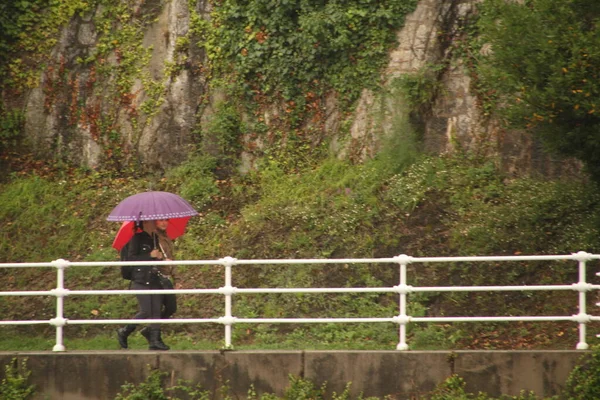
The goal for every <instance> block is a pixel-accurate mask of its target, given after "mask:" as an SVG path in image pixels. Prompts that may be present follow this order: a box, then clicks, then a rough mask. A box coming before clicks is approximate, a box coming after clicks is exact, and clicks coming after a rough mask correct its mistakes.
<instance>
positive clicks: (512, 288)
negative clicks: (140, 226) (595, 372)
mask: <svg viewBox="0 0 600 400" xmlns="http://www.w3.org/2000/svg"><path fill="white" fill-rule="evenodd" d="M587 287H588V288H589V289H600V285H588V286H587ZM403 290H405V291H406V292H407V293H409V294H410V293H421V292H485V291H489V292H509V291H524V292H526V291H552V290H554V291H558V290H576V286H573V285H531V286H528V285H524V286H455V287H453V286H428V287H414V286H407V287H406V288H404V289H403ZM398 291H400V289H399V288H398V287H374V288H237V287H234V288H231V289H225V288H219V289H148V290H133V289H120V290H69V289H65V290H64V295H65V296H78V295H105V296H108V295H136V294H156V293H160V294H226V293H233V294H256V293H396V292H398ZM61 293H63V292H60V291H56V290H54V289H53V290H47V291H18V292H3V291H0V296H58V295H60V294H61Z"/></svg>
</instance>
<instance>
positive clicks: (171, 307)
mask: <svg viewBox="0 0 600 400" xmlns="http://www.w3.org/2000/svg"><path fill="white" fill-rule="evenodd" d="M158 279H159V281H160V285H161V286H162V288H163V289H173V288H174V286H173V282H172V281H171V279H169V277H168V276H166V275H163V274H158ZM176 311H177V297H175V295H174V294H170V293H169V294H163V308H162V311H161V316H160V317H161V318H163V319H164V318H169V317H170V316H171V315H173V314H175V312H176Z"/></svg>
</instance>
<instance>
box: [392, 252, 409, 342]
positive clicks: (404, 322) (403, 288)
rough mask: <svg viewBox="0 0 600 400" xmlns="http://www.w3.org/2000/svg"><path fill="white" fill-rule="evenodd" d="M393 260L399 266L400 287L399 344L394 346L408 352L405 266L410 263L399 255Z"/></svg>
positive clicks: (403, 255) (406, 257) (402, 255)
mask: <svg viewBox="0 0 600 400" xmlns="http://www.w3.org/2000/svg"><path fill="white" fill-rule="evenodd" d="M394 259H396V260H397V261H398V263H399V264H400V285H399V287H398V291H399V293H400V299H399V301H400V315H398V323H399V324H400V328H399V330H400V332H399V336H400V342H399V343H398V345H397V346H396V350H408V344H406V325H407V324H408V316H407V315H406V294H407V285H406V265H407V264H408V263H409V262H410V261H411V257H409V256H407V255H406V254H401V255H399V256H396V257H394Z"/></svg>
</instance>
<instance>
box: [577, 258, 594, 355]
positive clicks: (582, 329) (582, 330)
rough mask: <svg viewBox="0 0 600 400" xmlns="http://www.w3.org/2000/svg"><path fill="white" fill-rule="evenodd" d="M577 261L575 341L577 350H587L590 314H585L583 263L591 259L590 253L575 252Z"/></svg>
mask: <svg viewBox="0 0 600 400" xmlns="http://www.w3.org/2000/svg"><path fill="white" fill-rule="evenodd" d="M575 256H577V258H576V259H577V261H578V262H579V282H577V291H578V292H579V314H578V315H577V318H578V322H579V342H578V343H577V346H576V349H577V350H587V349H588V347H589V346H588V344H587V342H586V338H585V336H586V332H587V325H586V324H587V323H588V322H589V320H590V316H589V315H587V308H586V296H585V292H586V291H587V290H588V289H589V288H588V286H589V285H587V283H586V280H585V269H586V268H585V263H586V261H587V260H591V259H592V258H591V257H590V256H591V254H588V253H586V252H585V251H580V252H577V253H576V254H575Z"/></svg>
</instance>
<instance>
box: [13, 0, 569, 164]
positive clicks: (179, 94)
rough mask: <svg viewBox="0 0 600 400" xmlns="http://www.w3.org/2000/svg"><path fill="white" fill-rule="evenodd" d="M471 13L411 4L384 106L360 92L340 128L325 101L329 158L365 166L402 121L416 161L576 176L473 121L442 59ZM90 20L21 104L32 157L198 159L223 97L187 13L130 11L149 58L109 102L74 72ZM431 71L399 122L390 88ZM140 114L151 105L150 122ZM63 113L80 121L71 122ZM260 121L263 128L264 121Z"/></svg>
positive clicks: (527, 140) (452, 2) (487, 121)
mask: <svg viewBox="0 0 600 400" xmlns="http://www.w3.org/2000/svg"><path fill="white" fill-rule="evenodd" d="M478 2H479V0H420V2H419V3H418V6H417V8H416V10H415V11H414V12H413V13H412V14H410V15H409V16H408V17H407V20H406V23H405V25H404V27H403V28H402V29H401V30H400V31H399V32H398V46H397V48H395V49H394V50H393V51H392V52H391V53H390V57H389V64H388V66H387V68H386V69H385V71H384V72H383V73H384V76H383V80H384V82H387V85H388V89H389V90H387V91H386V93H384V94H383V95H382V94H375V93H373V92H371V91H369V90H365V91H364V92H363V94H362V96H361V98H360V100H359V103H358V105H357V107H356V109H355V112H354V114H353V115H352V116H351V117H350V121H345V120H343V119H344V118H347V117H345V116H343V115H341V113H340V112H338V108H337V104H336V100H335V97H333V96H330V98H328V99H327V101H326V102H325V104H324V108H325V121H324V123H323V125H322V126H320V127H319V131H320V132H322V133H321V134H323V135H327V136H329V137H330V138H332V145H331V148H332V150H333V151H334V152H336V153H337V154H339V156H340V157H349V158H352V159H355V160H364V159H367V158H370V157H372V156H373V155H375V154H376V153H377V152H378V151H379V150H380V149H381V148H382V146H384V143H385V142H386V140H388V139H389V138H391V137H394V136H399V137H402V135H404V134H406V130H407V129H408V128H407V127H408V125H407V124H406V121H408V120H411V121H412V123H413V124H412V125H413V127H414V126H415V125H416V126H417V129H416V130H417V131H418V132H419V134H420V138H421V144H422V147H423V148H424V150H425V151H428V152H431V153H434V154H439V153H445V152H451V151H455V150H456V149H457V148H460V149H468V150H473V151H477V152H479V153H482V154H485V155H489V156H499V157H498V159H500V160H501V163H502V166H503V168H504V169H505V170H506V171H508V172H514V173H517V172H518V173H520V174H522V173H536V172H539V173H542V174H544V175H549V176H557V175H561V174H564V173H565V172H568V171H570V170H577V169H578V167H579V166H578V165H577V163H574V162H572V161H571V162H569V161H564V160H554V159H552V158H551V157H550V156H548V155H547V154H546V153H545V152H544V151H543V150H542V149H541V145H540V144H539V143H537V142H536V141H535V140H534V139H533V138H532V137H531V136H529V135H526V134H524V133H522V132H506V131H504V130H502V129H500V128H499V126H498V124H497V123H496V122H495V121H494V120H493V119H492V118H489V116H486V115H484V114H483V113H482V111H481V108H480V106H479V101H478V99H477V97H476V96H475V95H474V94H473V90H472V87H471V86H472V81H471V77H470V76H469V71H468V70H467V69H466V68H465V66H464V64H463V63H462V62H461V59H460V58H459V57H457V56H456V55H455V54H453V51H452V49H453V46H452V43H453V41H454V40H456V39H457V38H458V35H460V28H461V24H463V23H464V22H465V21H467V20H468V19H469V18H470V16H471V15H472V14H473V13H474V12H475V9H476V5H477V3H478ZM208 4H209V2H207V1H199V2H198V3H197V6H196V9H195V10H193V11H194V12H196V13H197V14H198V15H200V16H201V17H202V18H205V19H208V18H209V12H210V10H209V5H208ZM101 12H102V9H97V10H94V12H92V13H90V15H86V16H77V17H76V18H74V19H73V20H72V22H71V23H70V24H69V26H68V27H67V28H65V30H64V31H63V33H62V37H61V40H60V42H59V44H58V45H57V47H56V48H55V51H54V53H53V55H52V59H53V60H54V63H53V65H51V66H50V68H49V69H48V70H46V71H44V73H43V75H42V77H41V85H40V87H38V88H35V89H33V90H32V91H31V92H30V93H29V94H28V97H27V99H26V107H25V113H26V126H25V130H26V136H27V138H28V139H29V142H30V144H31V147H32V148H33V149H34V151H36V152H37V153H38V154H40V155H46V156H52V157H57V158H60V159H66V160H69V161H71V162H74V163H77V164H80V165H84V166H89V167H93V168H94V167H99V166H102V164H104V163H107V162H108V161H109V160H110V159H111V157H112V156H113V155H114V154H116V153H119V157H122V158H123V159H125V160H129V161H132V160H133V161H134V162H135V163H138V165H145V166H147V167H148V168H150V169H164V168H167V167H168V166H171V165H175V164H177V163H179V162H181V161H182V160H184V159H185V157H186V156H187V154H188V152H189V150H190V149H191V147H192V146H191V145H192V144H194V143H196V142H197V141H199V140H203V142H204V143H203V148H204V149H205V150H208V151H212V150H211V148H214V146H212V147H211V140H212V139H211V138H209V137H202V138H200V137H199V135H197V134H196V132H197V131H199V130H201V129H202V127H203V126H206V125H207V124H209V123H210V120H211V116H212V113H213V112H212V110H213V109H214V106H215V104H216V102H217V101H218V99H219V98H221V97H222V94H221V93H210V92H208V91H207V88H206V87H207V85H206V79H207V77H206V76H204V74H203V69H202V65H203V62H204V61H205V59H204V57H205V55H204V54H203V50H201V48H200V47H198V46H194V45H188V46H183V47H182V46H181V45H178V43H180V42H181V40H182V39H186V40H188V41H189V42H190V43H192V42H193V40H190V20H191V15H190V13H191V10H190V9H189V4H188V1H187V0H170V1H167V2H164V3H162V2H160V1H159V0H152V1H143V0H139V1H138V3H137V6H136V8H135V10H133V12H134V13H139V14H142V13H145V14H149V15H151V16H153V17H154V19H153V20H152V21H151V22H150V23H148V24H147V25H146V26H145V27H144V33H143V40H142V42H141V44H142V47H143V48H144V49H146V50H148V51H149V53H150V58H149V60H148V62H147V63H146V64H143V65H140V66H139V69H140V74H138V76H137V77H136V78H135V81H134V82H133V85H132V87H131V88H130V90H129V92H128V93H125V94H120V97H119V98H117V97H115V96H114V93H112V92H111V91H110V90H109V87H110V86H111V85H112V86H113V87H114V86H115V85H116V82H115V81H114V80H115V78H114V76H113V77H112V78H111V80H112V81H109V82H105V83H104V84H105V87H98V85H97V84H96V83H95V82H96V79H97V77H96V75H97V73H98V71H96V70H94V69H93V68H91V67H90V66H89V65H86V64H85V63H81V61H80V60H81V59H85V58H86V57H89V55H90V54H92V53H93V52H94V51H95V49H96V47H97V46H98V45H99V34H98V32H97V27H96V26H95V25H94V21H95V19H94V18H95V17H96V16H97V15H98V14H99V13H101ZM105 63H106V64H109V65H112V66H113V67H116V66H118V65H119V54H117V53H116V52H113V54H112V55H111V57H108V59H107V60H105ZM432 65H444V67H443V68H441V69H438V70H435V71H436V72H435V73H436V76H435V79H436V80H437V82H438V90H437V91H436V93H435V96H434V97H433V98H432V101H431V104H430V105H429V107H428V108H427V109H424V110H421V111H420V112H419V113H418V115H414V113H413V115H410V110H409V109H408V107H407V106H406V104H405V101H404V100H403V98H402V95H400V94H398V93H397V91H394V90H393V84H394V82H395V80H396V79H397V78H399V77H401V76H403V75H406V74H415V73H418V72H419V71H423V70H424V69H425V68H428V67H430V66H432ZM65 71H68V72H65ZM144 76H145V78H143V77H144ZM149 104H151V105H153V107H150V110H148V108H149V107H148V105H149ZM74 105H79V106H80V107H81V108H82V110H84V111H83V112H78V113H76V112H74V110H73V107H74ZM144 107H146V108H144ZM272 109H273V110H277V109H278V106H277V105H274V106H273V108H272ZM271 111H272V110H271ZM271 111H269V112H271ZM269 118H270V115H265V116H264V119H265V121H268V120H269ZM415 123H416V124H415ZM111 124H112V125H111ZM348 124H350V126H351V128H350V130H349V133H348V132H346V133H342V132H340V126H342V125H346V126H347V125H348ZM111 129H112V130H113V131H114V133H115V134H114V135H113V133H111V132H112V131H111ZM114 136H118V137H114ZM213 141H214V140H213ZM251 141H253V142H252V143H251V144H252V146H254V147H255V148H256V147H259V149H258V150H260V147H261V146H264V143H265V142H264V140H261V139H260V138H259V139H251V138H243V139H242V142H244V143H250V142H251ZM246 147H251V146H246ZM213 150H214V149H213ZM240 157H241V169H242V170H243V171H246V170H249V169H251V168H254V165H255V161H256V159H255V157H256V155H255V154H253V153H251V152H242V154H241V155H240Z"/></svg>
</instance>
